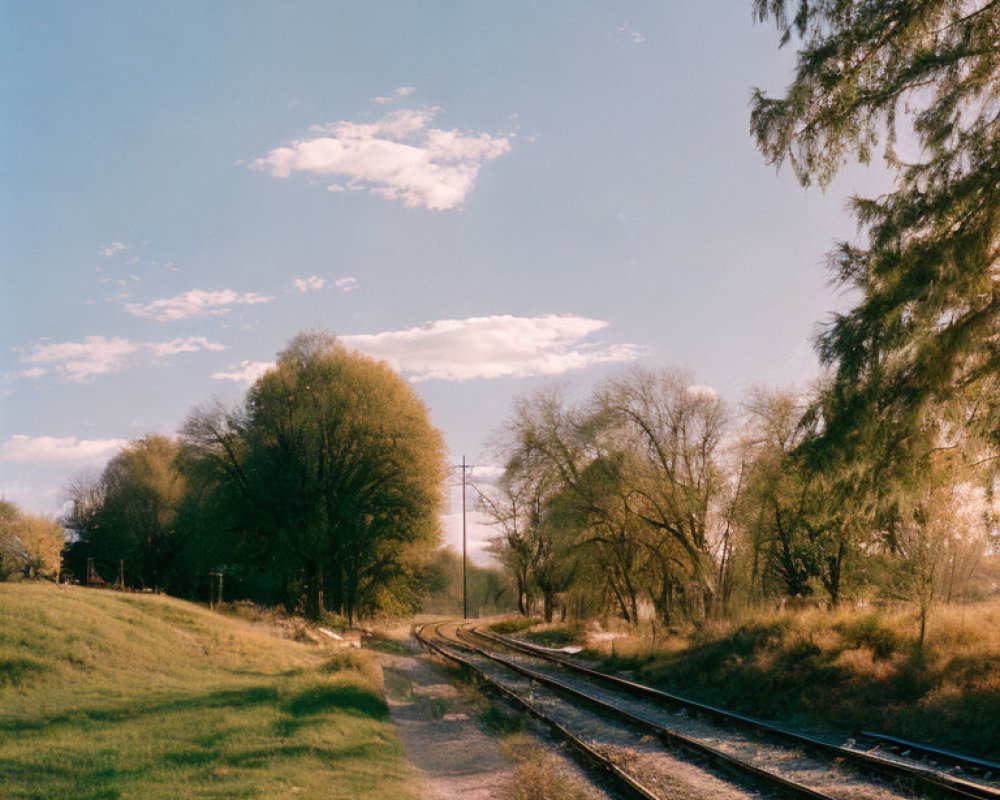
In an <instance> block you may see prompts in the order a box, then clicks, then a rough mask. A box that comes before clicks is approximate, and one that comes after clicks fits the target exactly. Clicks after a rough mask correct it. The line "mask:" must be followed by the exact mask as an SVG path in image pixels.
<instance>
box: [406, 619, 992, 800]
mask: <svg viewBox="0 0 1000 800" xmlns="http://www.w3.org/2000/svg"><path fill="white" fill-rule="evenodd" d="M443 629H450V630H449V631H448V632H447V633H446V632H444V631H443ZM416 635H417V638H418V640H419V641H420V642H421V643H422V644H423V645H424V646H425V647H427V648H428V649H430V650H432V651H435V652H437V653H438V654H439V655H442V656H443V657H445V658H447V659H448V660H450V661H452V662H453V663H457V664H459V665H461V666H463V667H464V668H466V669H469V670H471V671H472V672H473V673H475V674H476V675H477V676H479V677H480V679H481V680H483V681H484V682H485V683H486V684H487V685H488V687H489V688H491V689H492V690H494V691H496V692H498V693H500V694H501V695H502V696H504V697H506V698H507V699H508V700H510V701H512V702H513V703H515V704H516V705H517V706H519V707H520V708H521V709H523V710H524V711H526V712H527V713H529V714H531V715H532V716H534V717H536V718H537V719H539V720H541V721H542V722H544V723H545V724H547V725H549V727H551V728H552V729H553V730H554V731H555V732H556V733H557V734H558V735H559V736H560V737H562V738H563V739H564V740H566V741H567V742H569V744H570V745H571V746H572V747H573V748H574V749H575V750H576V751H577V752H578V753H579V754H580V755H581V756H582V757H583V758H584V759H585V760H586V761H587V762H588V763H589V764H590V765H592V766H593V767H596V768H597V769H598V770H599V771H600V772H602V773H603V774H605V775H607V776H609V777H610V778H611V780H613V781H614V782H615V783H616V784H617V785H618V786H619V788H620V789H622V790H624V791H625V792H626V793H627V794H629V795H630V796H634V797H643V798H647V800H648V799H649V798H661V797H665V796H667V795H669V796H671V797H675V796H678V791H679V789H680V790H686V791H680V794H681V795H687V796H691V797H697V796H703V797H708V796H712V797H715V796H721V792H722V791H723V790H724V788H725V787H720V786H716V787H715V788H714V789H709V790H708V793H706V789H705V788H704V786H705V781H708V785H710V786H711V785H712V784H711V781H718V780H719V778H720V777H722V778H723V779H724V780H725V781H727V782H728V783H729V787H728V790H729V792H730V794H732V796H734V797H738V796H750V795H748V794H747V792H746V789H750V790H752V791H754V792H761V791H763V792H764V793H765V794H767V795H769V796H780V797H794V798H812V799H813V800H819V799H820V798H823V799H824V800H841V799H845V798H852V799H853V798H861V797H865V798H868V797H870V798H879V799H880V800H882V799H884V800H890V799H891V798H907V797H914V796H919V797H943V798H980V800H983V799H986V800H990V799H992V800H998V799H1000V790H997V789H995V788H993V787H990V786H986V785H983V784H979V783H974V782H971V781H966V780H963V779H961V778H956V777H955V776H952V775H947V774H944V773H940V772H938V771H935V770H930V769H927V768H926V767H920V766H919V765H913V764H907V763H903V762H901V761H893V760H890V759H886V758H880V757H877V756H873V755H871V754H868V753H863V752H861V751H854V750H848V749H847V748H840V747H837V746H836V745H831V744H829V743H826V742H822V741H820V740H815V739H812V738H810V737H803V736H801V735H800V734H797V733H795V732H792V731H788V730H786V729H782V728H776V727H774V726H769V725H767V724H766V723H762V722H760V721H759V720H753V719H752V718H750V717H745V716H742V715H732V714H729V713H728V712H725V711H723V710H722V709H717V708H715V707H712V706H706V705H704V704H698V703H693V702H691V701H686V700H685V699H683V698H677V697H675V696H673V695H668V694H666V693H663V692H659V691H658V690H656V689H652V688H651V687H647V686H643V685H642V684H637V683H634V682H631V681H626V680H624V679H621V678H617V677H615V676H611V675H607V674H605V673H601V672H598V671H596V670H591V669H589V668H587V667H583V666H582V665H578V664H574V663H573V662H570V661H567V660H566V659H565V658H562V657H559V656H557V655H554V654H552V653H551V652H545V650H544V648H537V647H535V646H532V645H528V644H526V643H523V642H519V641H517V640H512V639H510V638H509V637H503V636H499V635H497V634H493V633H487V632H483V631H477V630H470V629H469V626H460V625H459V624H458V623H454V622H451V623H434V624H430V625H425V626H423V627H422V628H421V629H420V630H418V631H417V632H416ZM510 651H514V652H513V654H511V652H510ZM678 712H679V714H680V716H679V715H678ZM706 719H707V720H710V722H706V721H705V720H706ZM678 754H682V755H681V761H682V762H684V763H680V762H679V761H678ZM855 756H859V758H855ZM692 761H693V762H694V764H695V765H696V766H692V763H691V762H692ZM844 765H849V766H850V769H848V770H844V769H843V766H844ZM706 767H707V771H706V770H705V768H706ZM692 770H693V771H695V772H699V771H700V772H702V773H704V775H701V776H697V775H695V776H689V777H693V779H694V785H695V786H701V789H700V792H701V793H700V794H699V791H695V792H694V793H692V791H691V787H690V786H686V787H685V786H681V787H678V786H677V785H676V784H677V783H678V780H681V782H682V783H683V775H684V774H685V772H688V773H690V772H692ZM678 776H681V777H680V778H678ZM737 787H742V789H741V788H737Z"/></svg>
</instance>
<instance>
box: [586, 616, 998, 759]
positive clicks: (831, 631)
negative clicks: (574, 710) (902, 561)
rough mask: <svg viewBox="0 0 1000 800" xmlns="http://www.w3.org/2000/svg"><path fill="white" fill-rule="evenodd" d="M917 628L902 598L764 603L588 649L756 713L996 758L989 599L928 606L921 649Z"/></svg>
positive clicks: (622, 666) (994, 648)
mask: <svg viewBox="0 0 1000 800" xmlns="http://www.w3.org/2000/svg"><path fill="white" fill-rule="evenodd" d="M917 630H918V626H917V620H916V616H915V613H914V612H913V611H912V610H909V609H897V610H886V611H872V610H867V611H856V610H853V609H846V608H845V609H841V610H837V611H833V612H826V611H821V610H809V611H799V612H783V613H777V612H768V613H756V614H751V615H748V616H747V617H746V618H745V619H743V620H742V621H739V622H718V623H713V624H711V625H707V626H704V627H702V628H701V629H693V628H692V629H687V630H675V631H673V632H671V633H670V634H669V635H667V636H666V637H662V638H660V639H659V640H658V641H657V643H656V644H655V645H652V646H651V645H650V642H649V638H648V637H641V636H636V637H631V638H630V639H618V640H616V641H615V642H614V651H613V654H611V653H610V652H609V651H610V645H604V646H602V648H601V651H600V652H597V653H591V655H596V656H597V657H598V658H600V659H601V663H602V665H603V667H604V668H606V669H612V670H631V671H633V673H635V674H636V676H637V677H638V679H639V680H642V681H644V682H647V683H652V684H654V685H657V686H660V687H662V688H665V689H668V690H671V691H674V692H677V693H679V694H686V695H688V696H692V697H697V698H699V699H701V700H704V701H707V702H710V703H715V704H718V705H721V706H724V707H726V708H731V709H735V710H739V711H743V712H746V713H749V714H753V715H756V716H761V717H766V718H771V719H777V720H782V721H786V722H793V723H796V724H799V725H803V726H815V727H821V728H822V727H829V728H834V729H838V730H841V731H846V732H850V731H852V730H855V729H858V728H866V729H869V730H877V731H881V732H884V733H890V734H895V735H897V736H902V737H904V738H908V739H915V740H920V741H926V742H932V743H936V744H938V745H940V746H943V747H950V748H954V749H957V750H960V751H963V752H968V753H970V754H978V755H982V756H986V757H990V758H992V759H994V760H996V759H998V758H1000V602H998V601H996V600H993V601H987V602H982V603H977V604H971V605H967V606H952V607H942V608H938V609H935V611H934V615H933V616H932V624H931V628H930V629H929V633H928V640H927V643H926V646H925V647H924V649H923V650H922V651H921V650H919V649H918V648H917V645H916V638H917Z"/></svg>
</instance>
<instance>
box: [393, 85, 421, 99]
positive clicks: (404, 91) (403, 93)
mask: <svg viewBox="0 0 1000 800" xmlns="http://www.w3.org/2000/svg"><path fill="white" fill-rule="evenodd" d="M415 91H417V90H416V87H413V86H400V87H399V88H398V89H397V90H396V96H397V97H409V96H410V95H411V94H413V93H414V92H415Z"/></svg>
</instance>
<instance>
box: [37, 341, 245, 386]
mask: <svg viewBox="0 0 1000 800" xmlns="http://www.w3.org/2000/svg"><path fill="white" fill-rule="evenodd" d="M225 349H226V348H225V346H224V345H221V344H217V343H215V342H210V341H208V340H207V339H206V338H205V337H203V336H189V337H187V338H186V339H180V338H178V339H172V340H171V341H169V342H133V341H132V340H130V339H123V338H120V337H118V336H114V337H111V338H110V339H109V338H106V337H104V336H86V337H84V339H83V341H80V342H49V341H42V342H38V343H36V344H34V345H32V346H31V347H30V348H29V349H28V350H27V351H24V352H22V354H21V358H20V360H21V362H22V363H24V364H51V365H53V367H54V369H55V371H56V374H58V375H59V376H60V377H61V378H64V379H65V380H69V381H81V380H84V379H85V378H90V377H93V376H94V375H104V374H106V373H110V372H118V371H119V370H121V369H123V368H124V367H125V366H126V365H127V364H128V363H129V362H130V361H131V360H132V359H133V358H134V357H135V356H137V355H138V354H140V353H144V352H145V353H148V354H150V355H151V356H152V357H154V358H157V357H164V356H171V355H176V354H178V353H194V352H197V351H199V350H225ZM31 372H36V370H35V369H31V370H24V371H23V372H22V375H23V376H24V377H39V375H28V374H26V373H31Z"/></svg>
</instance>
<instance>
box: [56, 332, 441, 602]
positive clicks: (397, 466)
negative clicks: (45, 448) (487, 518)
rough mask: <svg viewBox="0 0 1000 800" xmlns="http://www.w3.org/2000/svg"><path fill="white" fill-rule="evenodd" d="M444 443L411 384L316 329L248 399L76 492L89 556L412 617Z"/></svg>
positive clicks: (168, 575) (240, 589) (137, 578)
mask: <svg viewBox="0 0 1000 800" xmlns="http://www.w3.org/2000/svg"><path fill="white" fill-rule="evenodd" d="M443 453H444V445H443V440H442V437H441V434H440V433H439V432H438V430H437V429H436V428H434V427H433V426H432V425H431V423H430V420H429V416H428V413H427V409H426V407H425V406H424V404H423V403H422V401H421V400H420V399H419V398H418V397H417V395H416V393H415V392H414V391H413V389H412V388H411V386H410V385H409V383H407V382H406V381H404V380H403V379H402V378H400V377H399V376H398V375H397V374H396V373H395V372H393V371H392V370H391V369H390V368H389V367H388V366H387V365H386V364H384V363H383V362H379V361H375V360H373V359H371V358H368V357H367V356H363V355H361V354H358V353H354V352H350V351H348V350H347V349H346V348H345V347H343V346H342V345H341V344H339V343H338V342H337V341H336V339H334V338H333V337H332V336H329V335H327V334H322V333H311V334H303V335H300V336H298V337H296V338H295V339H293V340H292V341H291V342H290V343H289V345H288V347H287V348H286V349H285V350H284V351H283V352H282V353H280V354H279V357H278V360H277V364H276V366H275V367H274V368H273V369H271V370H269V371H268V372H267V373H265V374H264V375H263V376H262V377H261V378H260V379H259V380H258V381H257V382H256V383H255V384H254V385H253V386H252V387H251V388H250V390H249V391H248V392H247V394H246V398H245V400H244V402H243V403H242V405H241V406H239V407H238V408H236V409H226V408H224V407H222V406H220V405H217V404H216V405H210V406H205V407H202V408H198V409H196V410H195V411H193V412H192V413H191V415H190V416H189V418H188V420H187V421H186V423H185V424H184V426H183V429H182V436H181V439H180V441H179V442H173V441H171V440H167V439H165V438H163V437H155V436H151V437H147V438H146V439H143V440H140V441H138V442H134V443H132V444H131V445H129V446H128V447H127V448H126V449H125V450H124V451H123V452H122V453H121V454H120V455H119V456H117V457H116V458H114V459H113V460H112V461H111V462H110V463H109V465H108V467H107V469H106V470H105V472H104V474H103V475H102V476H101V477H100V479H99V480H97V481H80V482H78V483H77V484H76V485H75V486H73V487H71V494H72V496H73V500H74V511H73V513H72V515H71V522H72V527H73V528H74V529H76V530H77V532H78V533H79V534H80V537H81V544H80V546H78V547H77V548H76V550H77V551H78V553H79V554H82V553H83V551H86V555H90V556H91V557H95V556H96V557H97V558H98V559H99V560H100V561H101V562H102V563H106V564H117V563H118V559H126V565H125V576H126V582H127V583H128V584H130V585H134V586H148V587H152V586H157V587H160V588H166V589H167V590H169V591H172V592H175V593H179V594H189V595H190V594H194V593H203V592H204V590H205V587H206V585H207V573H208V572H209V571H210V570H213V571H214V570H221V571H223V572H224V573H225V575H226V576H227V580H228V581H229V583H228V585H229V587H230V591H234V592H236V593H237V594H239V595H243V596H248V597H251V598H252V599H256V600H259V601H262V602H272V603H283V604H285V605H286V606H288V607H293V608H294V607H298V606H300V605H304V609H305V610H306V611H307V612H309V613H311V614H318V613H320V612H321V611H322V610H324V609H329V610H333V611H336V612H339V613H342V614H344V615H345V616H347V617H348V618H349V619H351V620H353V619H354V618H355V617H356V615H357V614H359V613H366V612H372V611H375V610H378V609H391V610H397V611H402V610H412V609H414V608H416V607H417V606H418V605H419V602H420V599H421V596H422V594H423V589H424V587H423V580H424V577H425V574H426V566H427V563H428V561H429V560H430V558H431V554H432V551H433V549H434V548H435V547H436V545H437V542H438V538H439V534H438V520H437V513H436V512H437V504H438V502H439V498H440V486H441V483H442V481H443V478H444V470H445V459H444V455H443Z"/></svg>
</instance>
